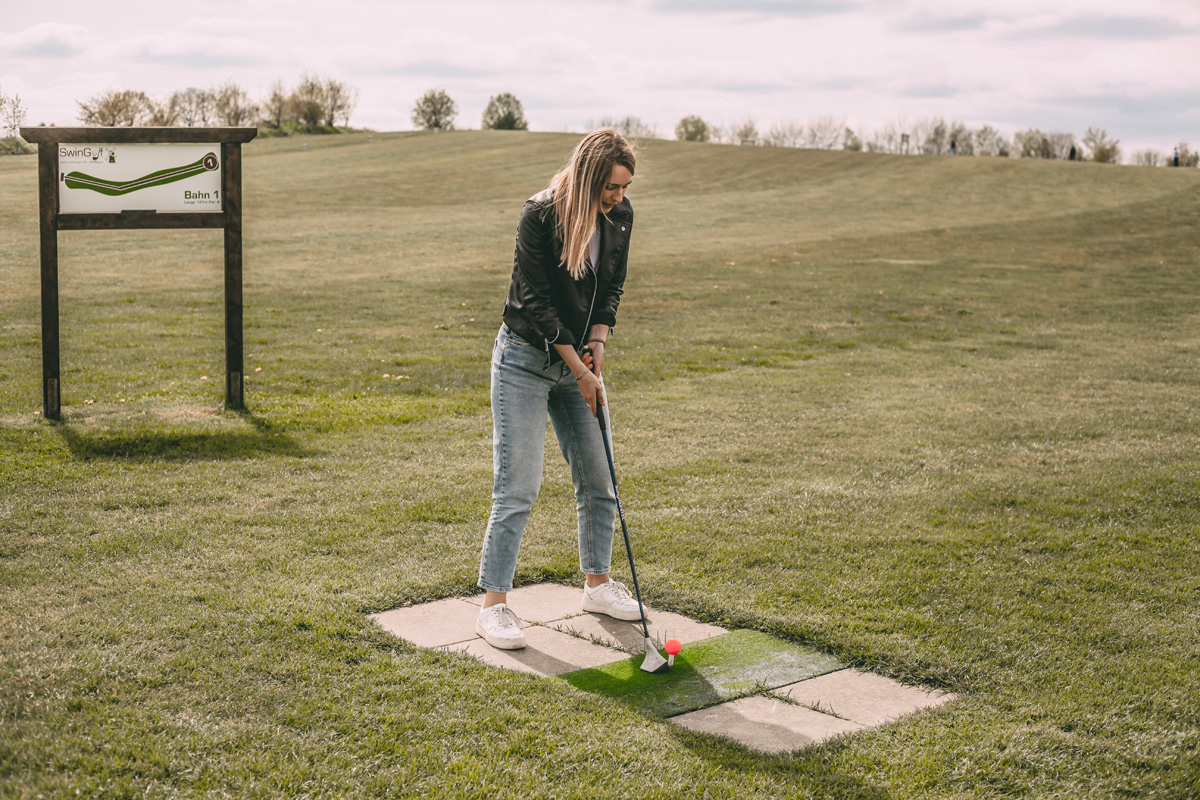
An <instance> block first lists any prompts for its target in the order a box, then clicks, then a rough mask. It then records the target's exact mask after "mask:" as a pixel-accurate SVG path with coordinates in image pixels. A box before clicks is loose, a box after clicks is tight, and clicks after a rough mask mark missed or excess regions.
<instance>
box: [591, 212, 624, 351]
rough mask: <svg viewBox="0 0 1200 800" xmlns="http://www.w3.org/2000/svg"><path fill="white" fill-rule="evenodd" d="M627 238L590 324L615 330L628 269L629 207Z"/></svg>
mask: <svg viewBox="0 0 1200 800" xmlns="http://www.w3.org/2000/svg"><path fill="white" fill-rule="evenodd" d="M625 224H626V225H627V226H628V227H629V236H627V237H625V245H624V247H623V248H622V249H621V254H620V256H618V257H617V263H616V266H614V267H613V275H612V279H611V280H610V281H609V282H608V286H607V287H606V288H605V290H604V296H603V297H602V298H600V299H599V300H598V301H597V303H596V311H595V313H594V314H592V322H593V323H597V324H601V325H607V326H608V327H610V328H615V327H616V325H617V306H619V305H620V304H621V295H622V294H624V293H625V273H626V271H627V269H628V267H629V239H630V238H631V237H632V236H633V207H632V206H630V210H629V221H628V222H626V223H625Z"/></svg>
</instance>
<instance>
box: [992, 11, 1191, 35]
mask: <svg viewBox="0 0 1200 800" xmlns="http://www.w3.org/2000/svg"><path fill="white" fill-rule="evenodd" d="M1195 33H1197V29H1196V28H1195V27H1193V26H1191V25H1187V24H1183V23H1180V22H1179V21H1177V20H1172V19H1166V18H1163V17H1131V16H1117V17H1094V16H1083V15H1079V16H1074V17H1068V18H1066V19H1064V20H1062V21H1061V22H1057V23H1055V24H1053V25H1044V26H1041V27H1037V28H1026V29H1025V30H1017V31H1013V32H1012V33H1010V34H1009V38H1010V39H1117V40H1125V41H1161V40H1163V39H1172V38H1174V37H1176V36H1188V35H1192V34H1195Z"/></svg>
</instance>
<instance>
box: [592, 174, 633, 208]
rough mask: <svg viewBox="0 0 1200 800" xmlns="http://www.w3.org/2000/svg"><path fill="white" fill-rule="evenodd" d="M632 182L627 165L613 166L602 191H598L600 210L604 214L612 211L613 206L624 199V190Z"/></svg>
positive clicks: (631, 175)
mask: <svg viewBox="0 0 1200 800" xmlns="http://www.w3.org/2000/svg"><path fill="white" fill-rule="evenodd" d="M632 182H633V173H632V172H630V171H629V168H628V167H625V166H622V165H621V164H616V165H615V166H613V171H612V174H611V175H609V176H608V182H607V183H605V184H604V191H602V192H601V193H600V210H601V211H603V212H604V213H605V214H607V213H608V212H610V211H612V210H613V206H615V205H616V204H617V203H619V202H621V201H622V200H623V199H625V191H626V190H627V189H628V188H629V184H630V183H632Z"/></svg>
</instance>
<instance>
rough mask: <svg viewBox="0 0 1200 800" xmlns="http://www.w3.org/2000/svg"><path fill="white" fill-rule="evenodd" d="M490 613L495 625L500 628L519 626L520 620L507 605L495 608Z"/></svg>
mask: <svg viewBox="0 0 1200 800" xmlns="http://www.w3.org/2000/svg"><path fill="white" fill-rule="evenodd" d="M492 615H493V616H494V617H495V618H496V625H497V626H498V627H499V628H500V629H501V630H506V629H508V628H520V627H521V621H520V620H519V619H517V615H516V614H514V613H513V610H512V609H511V608H509V607H508V606H504V607H503V608H496V609H495V610H493V611H492Z"/></svg>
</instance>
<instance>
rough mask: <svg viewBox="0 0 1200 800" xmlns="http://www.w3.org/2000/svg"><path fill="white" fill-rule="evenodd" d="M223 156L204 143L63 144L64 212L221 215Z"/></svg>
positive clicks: (61, 183) (60, 199)
mask: <svg viewBox="0 0 1200 800" xmlns="http://www.w3.org/2000/svg"><path fill="white" fill-rule="evenodd" d="M220 153H221V148H220V145H216V146H213V145H204V144H199V145H197V144H69V143H63V144H60V145H59V146H58V170H59V173H58V180H59V190H58V203H59V205H58V211H59V213H60V214H90V213H120V212H122V211H135V210H136V211H157V212H171V211H175V212H182V211H215V212H218V213H219V212H220V211H221V210H222V206H221V156H220Z"/></svg>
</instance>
